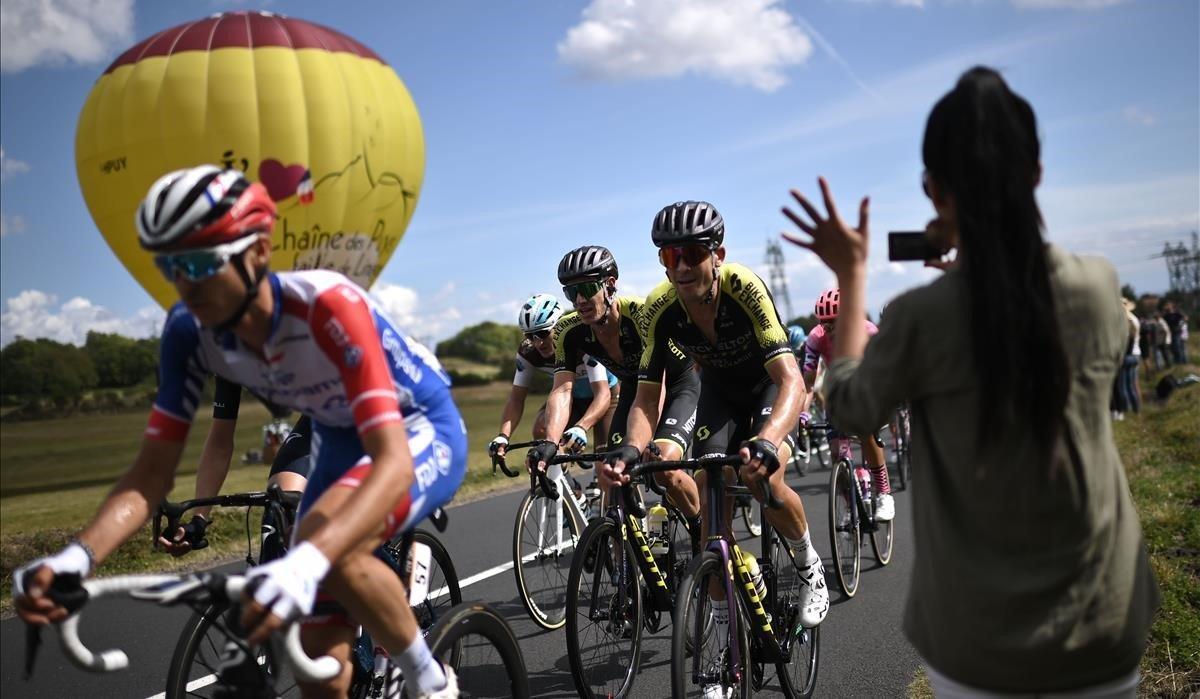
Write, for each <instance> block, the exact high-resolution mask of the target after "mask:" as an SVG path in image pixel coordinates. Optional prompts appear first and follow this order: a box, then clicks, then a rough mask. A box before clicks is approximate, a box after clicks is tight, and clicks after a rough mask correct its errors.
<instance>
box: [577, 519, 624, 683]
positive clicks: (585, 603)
mask: <svg viewBox="0 0 1200 699" xmlns="http://www.w3.org/2000/svg"><path fill="white" fill-rule="evenodd" d="M633 555H634V553H633V547H632V546H630V545H629V544H628V543H627V542H625V541H624V540H623V539H622V538H621V533H620V531H619V530H618V528H617V525H616V523H615V522H614V521H613V520H612V519H610V518H608V517H601V518H599V519H594V520H592V523H591V524H589V525H588V526H587V528H585V529H584V530H583V535H582V536H580V538H579V545H578V546H577V547H576V549H575V554H574V555H573V556H572V557H571V574H570V576H569V578H568V581H567V658H568V659H569V660H570V663H571V677H572V678H573V679H574V681H575V688H576V689H577V690H578V691H579V696H581V697H584V699H591V698H592V697H626V696H629V695H630V692H631V690H632V689H633V680H634V678H635V677H637V672H638V666H639V665H641V648H642V613H643V611H642V598H641V589H642V585H641V580H640V579H639V578H640V576H639V575H638V569H637V565H636V564H635V563H634V560H633Z"/></svg>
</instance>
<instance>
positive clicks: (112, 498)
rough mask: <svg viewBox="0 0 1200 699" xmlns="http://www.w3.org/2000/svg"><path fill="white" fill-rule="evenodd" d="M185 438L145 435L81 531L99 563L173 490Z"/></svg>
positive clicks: (142, 522)
mask: <svg viewBox="0 0 1200 699" xmlns="http://www.w3.org/2000/svg"><path fill="white" fill-rule="evenodd" d="M183 447H184V442H174V441H166V440H157V439H143V440H142V447H141V449H140V450H139V451H138V455H137V457H136V458H135V459H134V461H133V466H131V467H130V468H129V470H128V471H126V472H125V474H124V475H123V476H121V478H120V480H118V481H117V484H116V485H115V486H113V489H112V491H111V492H110V493H109V494H108V497H107V498H105V500H104V502H103V503H102V504H101V505H100V509H99V510H97V511H96V516H95V517H93V518H92V521H91V523H90V524H88V526H87V527H86V528H85V529H84V530H83V532H82V533H81V534H80V535H79V540H80V541H81V542H83V543H84V544H86V545H88V546H90V547H91V549H92V552H93V553H94V554H95V556H96V563H97V564H98V563H100V562H101V561H103V560H104V559H105V558H108V556H109V555H110V554H111V553H112V552H113V551H115V550H116V549H117V547H118V546H120V545H121V544H122V543H124V542H125V540H126V539H128V538H129V537H131V536H133V535H134V534H135V533H137V530H138V529H140V528H141V526H142V525H143V524H145V523H146V520H147V519H149V518H150V515H151V514H153V512H154V510H155V508H157V507H158V504H159V503H161V502H162V501H163V500H164V499H165V498H166V497H167V495H168V494H169V493H170V492H171V488H172V487H173V486H174V483H175V469H176V468H177V467H178V465H179V459H180V457H182V456H183Z"/></svg>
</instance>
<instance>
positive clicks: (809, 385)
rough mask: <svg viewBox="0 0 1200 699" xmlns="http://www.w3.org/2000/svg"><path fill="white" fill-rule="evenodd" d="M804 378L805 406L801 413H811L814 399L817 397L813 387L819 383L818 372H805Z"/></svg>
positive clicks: (801, 408)
mask: <svg viewBox="0 0 1200 699" xmlns="http://www.w3.org/2000/svg"><path fill="white" fill-rule="evenodd" d="M802 374H803V376H804V405H803V406H801V407H800V410H801V412H809V411H811V410H812V402H813V398H814V397H815V396H816V395H817V394H816V392H814V391H813V386H814V385H816V383H817V372H815V371H805V372H802Z"/></svg>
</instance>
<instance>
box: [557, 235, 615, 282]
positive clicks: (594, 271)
mask: <svg viewBox="0 0 1200 699" xmlns="http://www.w3.org/2000/svg"><path fill="white" fill-rule="evenodd" d="M616 276H617V261H616V259H615V258H613V255H612V253H611V252H609V250H608V248H606V247H602V246H600V245H584V246H583V247H581V248H575V249H574V250H572V251H571V252H568V253H567V254H566V255H563V258H562V260H561V261H560V262H559V263H558V282H559V283H560V284H569V283H571V282H580V281H588V280H591V279H594V280H596V281H602V280H604V279H607V278H608V277H616Z"/></svg>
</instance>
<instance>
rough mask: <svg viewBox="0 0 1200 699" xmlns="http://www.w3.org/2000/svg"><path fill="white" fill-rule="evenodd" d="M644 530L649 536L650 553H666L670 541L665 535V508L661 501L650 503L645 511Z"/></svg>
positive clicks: (656, 554) (658, 554)
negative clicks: (647, 510)
mask: <svg viewBox="0 0 1200 699" xmlns="http://www.w3.org/2000/svg"><path fill="white" fill-rule="evenodd" d="M646 531H647V535H648V536H649V537H650V553H652V554H653V555H655V556H665V555H667V548H668V545H669V544H668V542H669V541H670V538H669V537H668V536H667V508H665V507H663V505H662V503H661V502H660V503H656V504H654V505H652V506H651V507H650V510H649V512H647V516H646Z"/></svg>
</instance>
